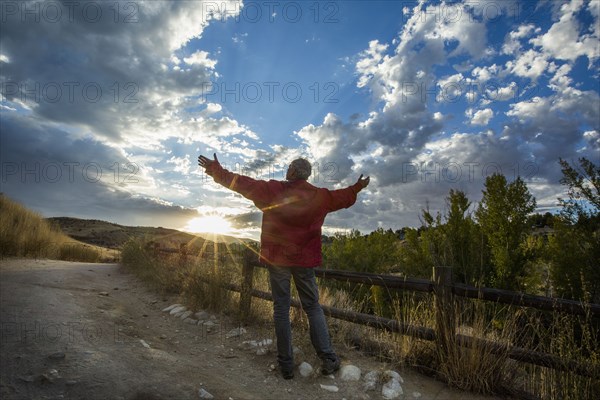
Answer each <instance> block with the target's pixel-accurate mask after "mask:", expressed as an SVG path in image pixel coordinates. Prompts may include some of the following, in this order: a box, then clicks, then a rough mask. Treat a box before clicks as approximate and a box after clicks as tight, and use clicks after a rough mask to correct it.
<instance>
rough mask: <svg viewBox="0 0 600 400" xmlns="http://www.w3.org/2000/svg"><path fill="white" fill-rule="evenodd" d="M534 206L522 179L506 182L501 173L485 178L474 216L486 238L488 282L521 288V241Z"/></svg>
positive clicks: (523, 272) (522, 270)
mask: <svg viewBox="0 0 600 400" xmlns="http://www.w3.org/2000/svg"><path fill="white" fill-rule="evenodd" d="M535 206H536V202H535V199H534V198H533V196H532V195H531V193H529V190H528V189H527V185H526V184H525V182H524V181H523V180H522V179H521V178H520V177H518V178H517V179H515V180H514V181H513V182H511V183H508V182H507V181H506V178H505V177H504V176H503V175H500V174H494V175H492V176H489V177H487V179H486V181H485V189H484V190H483V198H482V200H481V203H480V204H479V207H478V209H477V211H476V212H475V215H476V217H477V221H478V222H479V224H480V226H481V229H482V232H483V234H484V235H485V236H486V238H487V242H488V245H489V249H490V253H491V263H492V267H493V271H492V274H491V276H490V277H489V283H490V284H491V285H493V286H494V287H499V288H504V289H522V288H523V285H522V281H523V278H524V275H525V263H526V261H527V260H526V259H525V252H524V251H523V248H522V247H521V243H522V241H523V240H524V238H525V235H526V234H527V232H528V226H527V216H528V214H530V213H531V212H532V211H533V210H534V209H535Z"/></svg>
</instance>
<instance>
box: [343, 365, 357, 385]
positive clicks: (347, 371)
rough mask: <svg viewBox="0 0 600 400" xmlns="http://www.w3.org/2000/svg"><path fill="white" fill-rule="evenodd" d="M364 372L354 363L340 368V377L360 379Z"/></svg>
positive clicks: (351, 379)
mask: <svg viewBox="0 0 600 400" xmlns="http://www.w3.org/2000/svg"><path fill="white" fill-rule="evenodd" d="M361 374H362V372H361V370H360V368H358V367H357V366H354V365H344V366H343V367H342V368H341V369H340V379H341V380H343V381H359V380H360V376H361Z"/></svg>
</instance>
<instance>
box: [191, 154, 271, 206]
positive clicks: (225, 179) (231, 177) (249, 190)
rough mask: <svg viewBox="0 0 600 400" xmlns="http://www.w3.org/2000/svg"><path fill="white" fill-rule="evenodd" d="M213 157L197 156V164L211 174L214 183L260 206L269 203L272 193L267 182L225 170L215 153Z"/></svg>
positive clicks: (207, 173)
mask: <svg viewBox="0 0 600 400" xmlns="http://www.w3.org/2000/svg"><path fill="white" fill-rule="evenodd" d="M213 157H214V158H213V159H212V160H211V159H210V158H208V157H205V156H203V155H200V156H199V157H198V165H199V166H201V167H202V168H204V170H205V171H206V175H209V176H212V177H213V179H214V180H215V182H216V183H218V184H220V185H223V186H225V187H226V188H228V189H231V190H233V191H235V192H238V193H239V194H241V195H242V196H244V197H246V198H247V199H250V200H252V201H253V202H254V204H256V205H257V206H258V207H260V208H262V207H263V206H264V205H265V204H269V202H270V201H271V197H272V194H271V190H270V187H269V183H268V182H266V181H262V180H256V179H252V178H250V177H247V176H243V175H239V174H235V173H233V172H230V171H227V170H226V169H225V168H223V167H222V166H221V163H219V159H218V158H217V154H216V153H214V154H213Z"/></svg>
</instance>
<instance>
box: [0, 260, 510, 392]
mask: <svg viewBox="0 0 600 400" xmlns="http://www.w3.org/2000/svg"><path fill="white" fill-rule="evenodd" d="M177 300H178V299H177V298H176V297H170V298H169V297H162V296H160V295H159V294H157V293H155V292H153V291H151V290H149V289H148V288H147V287H146V286H145V285H144V284H143V283H142V282H140V281H139V280H138V279H137V278H136V277H135V276H133V275H132V274H129V273H127V272H126V271H124V270H123V268H122V267H120V266H119V265H117V264H88V263H71V262H64V261H53V260H22V259H4V260H1V261H0V323H1V331H2V332H1V333H2V336H1V351H0V373H1V375H0V398H2V399H3V400H4V399H138V400H141V399H198V398H200V396H199V390H200V389H201V388H202V389H204V390H206V391H207V392H209V393H210V394H212V395H213V396H214V398H216V399H233V400H240V399H260V400H268V399H277V400H286V399H311V400H312V399H340V400H341V399H348V400H350V399H382V398H383V397H382V396H381V389H379V390H378V391H371V392H364V391H363V390H362V389H361V387H362V382H343V381H341V380H340V379H339V377H336V378H335V379H331V378H329V377H323V376H317V375H315V376H312V377H309V378H302V377H301V376H300V375H299V374H298V372H296V378H295V379H293V380H289V381H286V380H283V378H281V377H280V375H279V372H278V371H277V370H274V371H273V370H271V368H270V366H271V365H272V364H275V363H276V358H275V354H274V353H273V352H269V353H267V354H266V355H256V354H255V353H254V352H252V351H248V350H244V349H241V348H240V344H241V342H242V341H244V340H251V339H265V338H272V332H271V328H270V327H262V326H252V325H250V326H246V327H245V328H246V329H247V333H245V334H244V335H243V336H241V337H236V338H226V333H227V332H228V331H230V330H231V329H233V328H235V327H236V325H235V322H233V321H232V320H230V319H228V318H227V317H226V316H220V315H217V320H218V322H219V325H218V329H215V330H213V331H212V332H210V333H209V332H206V330H205V329H202V328H201V327H198V326H194V325H190V324H187V323H184V322H183V321H182V320H180V319H179V318H175V317H173V316H170V315H169V314H168V313H165V312H162V311H161V310H162V309H164V308H165V307H167V306H169V305H171V304H174V303H177V302H178V301H177ZM341 347H342V346H341V345H340V346H336V349H337V350H338V352H339V353H340V356H341V357H342V364H353V365H356V366H358V367H359V368H361V369H362V371H363V373H366V372H368V371H369V370H372V369H378V370H383V369H386V367H387V366H386V365H384V364H382V363H381V362H378V361H377V360H374V359H372V358H370V357H366V356H364V355H362V354H361V353H359V352H357V351H355V350H350V349H344V348H341ZM315 360H316V358H315ZM315 364H316V363H315ZM315 364H313V365H315ZM315 366H317V365H315ZM398 372H400V374H401V376H402V377H403V378H404V382H405V383H404V384H403V385H402V386H403V389H404V396H403V397H401V398H403V399H414V398H417V397H418V396H417V395H418V394H420V395H421V396H420V399H452V400H458V399H460V400H476V399H486V400H497V399H498V398H495V397H482V396H476V395H472V394H469V393H464V392H461V391H458V390H454V389H450V388H448V387H447V386H446V385H444V384H443V383H441V382H438V381H435V380H433V379H431V378H428V377H425V376H422V375H420V374H418V373H416V372H414V371H411V370H408V369H405V370H399V371H398ZM320 384H325V385H333V384H335V385H337V386H338V387H339V391H338V392H337V393H331V392H327V391H325V390H323V389H322V388H321V387H320ZM415 392H418V393H415Z"/></svg>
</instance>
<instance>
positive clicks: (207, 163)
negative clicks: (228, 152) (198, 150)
mask: <svg viewBox="0 0 600 400" xmlns="http://www.w3.org/2000/svg"><path fill="white" fill-rule="evenodd" d="M213 157H214V160H211V159H210V158H207V157H205V156H203V155H200V156H198V165H199V166H201V167H202V168H204V171H206V174H207V175H211V176H212V174H213V171H214V170H215V168H217V167H220V166H221V164H220V163H219V159H218V158H217V153H213Z"/></svg>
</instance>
